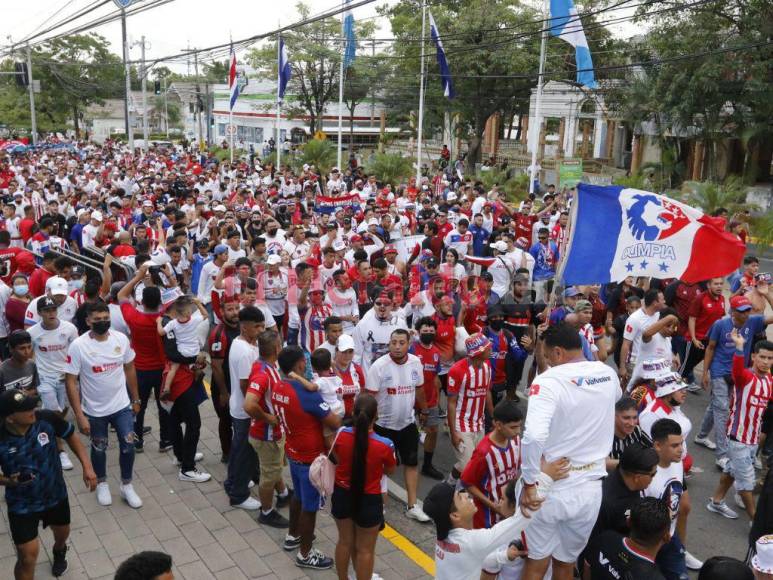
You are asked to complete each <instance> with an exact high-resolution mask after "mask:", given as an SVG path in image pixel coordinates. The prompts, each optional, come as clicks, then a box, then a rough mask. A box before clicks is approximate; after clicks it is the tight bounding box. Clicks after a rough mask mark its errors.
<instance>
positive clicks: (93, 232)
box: [81, 223, 99, 248]
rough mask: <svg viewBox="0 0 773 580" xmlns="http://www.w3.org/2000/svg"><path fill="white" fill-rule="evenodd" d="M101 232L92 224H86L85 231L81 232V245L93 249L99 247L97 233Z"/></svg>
mask: <svg viewBox="0 0 773 580" xmlns="http://www.w3.org/2000/svg"><path fill="white" fill-rule="evenodd" d="M98 231H99V228H98V227H96V226H94V225H92V224H91V223H88V224H86V225H85V226H83V229H82V230H81V245H82V246H83V247H84V248H93V247H95V246H96V245H97V241H96V240H97V232H98Z"/></svg>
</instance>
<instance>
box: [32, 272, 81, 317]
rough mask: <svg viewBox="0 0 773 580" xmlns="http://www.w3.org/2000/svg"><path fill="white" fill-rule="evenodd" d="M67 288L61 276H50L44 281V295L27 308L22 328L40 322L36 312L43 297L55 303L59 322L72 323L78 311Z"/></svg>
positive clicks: (65, 281)
mask: <svg viewBox="0 0 773 580" xmlns="http://www.w3.org/2000/svg"><path fill="white" fill-rule="evenodd" d="M68 293H69V287H68V285H67V280H65V279H64V278H62V277H61V276H51V277H50V278H49V279H48V280H46V293H45V294H44V295H43V296H38V297H37V298H35V299H34V300H33V301H32V302H30V303H29V306H27V311H26V312H25V314H24V327H25V328H29V327H30V326H32V325H34V324H37V323H38V322H40V314H39V312H38V302H40V300H42V299H43V298H45V297H49V298H51V299H53V301H54V302H55V303H56V305H57V308H58V313H59V320H65V321H67V322H72V321H73V320H74V319H75V311H76V310H78V304H77V303H76V302H75V299H74V298H73V297H72V296H69V294H68Z"/></svg>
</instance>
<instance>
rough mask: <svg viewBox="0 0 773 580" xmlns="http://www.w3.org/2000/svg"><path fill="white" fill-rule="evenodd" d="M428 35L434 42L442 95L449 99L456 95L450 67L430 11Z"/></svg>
mask: <svg viewBox="0 0 773 580" xmlns="http://www.w3.org/2000/svg"><path fill="white" fill-rule="evenodd" d="M429 35H430V36H431V37H432V42H434V43H435V48H436V49H437V64H438V66H439V67H440V82H441V83H442V85H443V95H445V96H446V97H447V98H449V99H453V98H454V97H455V96H456V92H455V91H454V83H453V82H452V80H451V69H449V68H448V61H447V60H446V51H445V50H444V49H443V42H442V41H441V40H440V33H439V32H438V29H437V24H435V19H434V18H432V12H430V13H429Z"/></svg>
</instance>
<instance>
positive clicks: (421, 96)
mask: <svg viewBox="0 0 773 580" xmlns="http://www.w3.org/2000/svg"><path fill="white" fill-rule="evenodd" d="M426 26H427V2H426V0H421V75H420V77H419V78H420V79H421V82H420V84H419V119H418V122H419V130H418V134H417V137H418V141H417V144H416V187H418V188H421V140H422V129H423V125H424V34H425V33H426Z"/></svg>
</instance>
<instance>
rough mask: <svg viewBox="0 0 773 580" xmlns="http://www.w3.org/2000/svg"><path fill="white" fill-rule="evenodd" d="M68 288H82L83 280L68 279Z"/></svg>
mask: <svg viewBox="0 0 773 580" xmlns="http://www.w3.org/2000/svg"><path fill="white" fill-rule="evenodd" d="M69 286H70V290H80V289H81V288H83V280H70V284H69Z"/></svg>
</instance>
